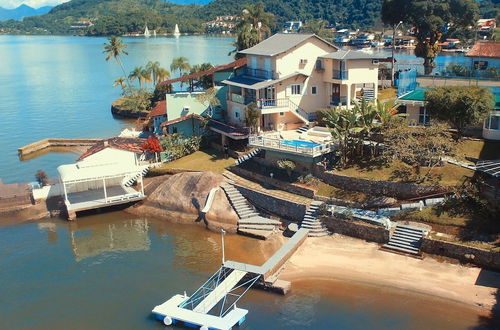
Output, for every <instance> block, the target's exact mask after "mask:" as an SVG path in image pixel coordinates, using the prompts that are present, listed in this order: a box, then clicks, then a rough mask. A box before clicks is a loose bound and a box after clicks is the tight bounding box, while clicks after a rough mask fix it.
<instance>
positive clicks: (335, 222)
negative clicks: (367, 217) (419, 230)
mask: <svg viewBox="0 0 500 330" xmlns="http://www.w3.org/2000/svg"><path fill="white" fill-rule="evenodd" d="M320 220H321V221H322V222H323V224H324V225H325V226H326V227H327V228H328V230H330V231H331V232H334V233H338V234H342V235H346V236H351V237H356V238H361V239H364V240H366V241H371V242H377V243H387V242H388V241H389V230H387V229H385V228H383V227H380V226H375V225H371V224H369V223H366V222H361V221H358V220H350V219H343V218H341V217H335V216H326V217H321V219H320Z"/></svg>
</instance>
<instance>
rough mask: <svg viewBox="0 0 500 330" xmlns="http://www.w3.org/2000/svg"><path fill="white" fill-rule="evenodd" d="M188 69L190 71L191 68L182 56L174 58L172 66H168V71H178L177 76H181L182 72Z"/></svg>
mask: <svg viewBox="0 0 500 330" xmlns="http://www.w3.org/2000/svg"><path fill="white" fill-rule="evenodd" d="M189 69H191V66H190V65H189V63H188V59H187V58H186V57H184V56H181V57H176V58H174V59H173V60H172V64H170V70H172V71H175V70H179V76H182V74H183V72H187V71H189Z"/></svg>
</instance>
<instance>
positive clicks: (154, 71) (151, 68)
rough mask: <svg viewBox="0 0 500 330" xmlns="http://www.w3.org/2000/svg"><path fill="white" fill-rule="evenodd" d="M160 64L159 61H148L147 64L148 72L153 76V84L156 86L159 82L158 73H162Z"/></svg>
mask: <svg viewBox="0 0 500 330" xmlns="http://www.w3.org/2000/svg"><path fill="white" fill-rule="evenodd" d="M160 68H161V67H160V62H158V61H154V62H153V61H148V63H146V70H147V71H148V72H149V74H150V75H151V76H152V78H153V84H155V85H156V83H157V82H158V72H159V71H160Z"/></svg>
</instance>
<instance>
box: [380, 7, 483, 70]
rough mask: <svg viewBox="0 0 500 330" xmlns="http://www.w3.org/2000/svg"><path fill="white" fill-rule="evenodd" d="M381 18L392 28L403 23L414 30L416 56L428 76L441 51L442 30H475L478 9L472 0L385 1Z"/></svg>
mask: <svg viewBox="0 0 500 330" xmlns="http://www.w3.org/2000/svg"><path fill="white" fill-rule="evenodd" d="M381 14H382V21H383V22H384V23H385V24H390V25H391V26H393V27H394V26H396V25H397V24H398V23H399V22H400V21H402V22H404V23H406V24H409V25H411V26H413V27H414V28H415V29H416V37H417V45H416V47H415V55H416V56H417V57H422V58H423V59H424V69H425V73H426V74H430V73H431V72H432V69H433V68H434V66H435V64H434V58H435V57H436V56H437V55H438V53H439V52H440V50H441V46H440V45H439V42H440V41H441V38H442V35H443V30H444V29H446V28H449V29H450V30H451V31H453V30H457V29H466V28H468V27H469V26H471V25H472V26H474V25H475V24H476V21H477V19H478V18H479V8H478V5H477V3H476V2H475V1H474V0H447V1H443V0H427V1H414V0H384V1H383V3H382V12H381Z"/></svg>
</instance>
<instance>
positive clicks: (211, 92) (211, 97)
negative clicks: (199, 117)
mask: <svg viewBox="0 0 500 330" xmlns="http://www.w3.org/2000/svg"><path fill="white" fill-rule="evenodd" d="M217 92H218V90H217V89H215V88H213V87H212V88H209V89H207V90H206V91H205V93H202V94H198V95H196V99H197V100H198V102H200V103H203V104H208V110H209V112H210V113H209V114H208V116H209V117H212V116H213V114H214V109H213V108H215V107H218V106H220V100H219V98H218V97H217Z"/></svg>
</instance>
